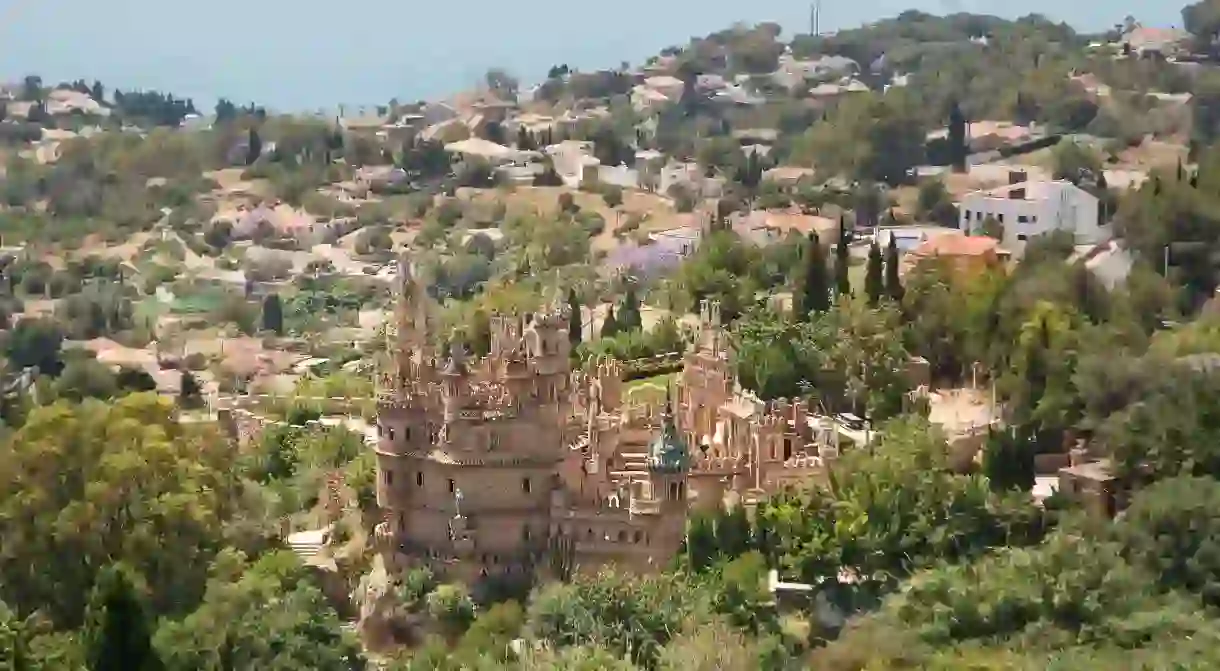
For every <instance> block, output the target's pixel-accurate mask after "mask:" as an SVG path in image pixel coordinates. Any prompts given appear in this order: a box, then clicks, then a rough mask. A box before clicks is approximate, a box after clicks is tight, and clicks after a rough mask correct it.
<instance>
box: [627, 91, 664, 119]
mask: <svg viewBox="0 0 1220 671" xmlns="http://www.w3.org/2000/svg"><path fill="white" fill-rule="evenodd" d="M672 102H673V101H672V100H670V99H669V97H668V96H666V95H665V94H664V93H661V92H660V91H657V90H656V89H650V88H648V87H647V86H636V87H634V88H632V89H631V107H632V109H634V110H635V111H636V112H641V113H646V112H653V111H656V110H660V109H662V108H665V107H667V106H669V105H670V104H671V103H672Z"/></svg>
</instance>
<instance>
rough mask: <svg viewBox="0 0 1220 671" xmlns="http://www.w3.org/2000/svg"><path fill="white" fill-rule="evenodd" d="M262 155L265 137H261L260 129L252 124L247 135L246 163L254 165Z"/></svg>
mask: <svg viewBox="0 0 1220 671" xmlns="http://www.w3.org/2000/svg"><path fill="white" fill-rule="evenodd" d="M262 155H263V139H262V138H261V137H259V134H258V129H257V128H255V127H253V126H251V127H250V131H249V133H248V134H247V136H246V165H254V162H255V161H257V160H258V159H259V157H260V156H262Z"/></svg>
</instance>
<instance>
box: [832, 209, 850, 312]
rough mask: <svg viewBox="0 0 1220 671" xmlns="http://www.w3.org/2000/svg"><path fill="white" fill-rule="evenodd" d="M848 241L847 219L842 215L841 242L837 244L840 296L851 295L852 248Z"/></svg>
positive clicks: (836, 256)
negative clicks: (848, 245) (849, 246)
mask: <svg viewBox="0 0 1220 671" xmlns="http://www.w3.org/2000/svg"><path fill="white" fill-rule="evenodd" d="M848 242H849V239H848V233H847V219H846V218H845V217H843V216H840V217H839V243H838V244H837V245H835V292H836V293H838V295H839V296H850V295H851V277H850V275H849V273H848V271H849V270H850V269H851V250H850V249H848V247H847V243H848Z"/></svg>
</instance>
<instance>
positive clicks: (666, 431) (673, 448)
mask: <svg viewBox="0 0 1220 671" xmlns="http://www.w3.org/2000/svg"><path fill="white" fill-rule="evenodd" d="M689 466H690V452H689V451H688V450H687V449H686V442H685V441H683V440H682V436H680V435H679V434H678V427H677V426H676V425H675V424H674V415H673V412H672V411H671V410H670V404H669V399H668V398H667V399H666V400H665V412H664V413H662V415H661V434H660V435H658V436H657V437H656V438H654V439H653V440H652V442H651V443H650V444H649V445H648V468H649V469H650V470H653V471H660V472H663V473H677V472H681V471H685V470H686V469H687V468H688V467H689Z"/></svg>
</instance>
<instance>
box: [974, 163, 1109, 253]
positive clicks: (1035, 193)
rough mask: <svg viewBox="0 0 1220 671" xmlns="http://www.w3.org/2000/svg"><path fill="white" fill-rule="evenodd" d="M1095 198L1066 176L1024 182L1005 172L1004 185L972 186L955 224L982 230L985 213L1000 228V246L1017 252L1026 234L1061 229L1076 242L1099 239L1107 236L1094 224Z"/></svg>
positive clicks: (1020, 176) (1023, 178) (1016, 173)
mask: <svg viewBox="0 0 1220 671" xmlns="http://www.w3.org/2000/svg"><path fill="white" fill-rule="evenodd" d="M1097 207H1098V204H1097V197H1096V196H1094V195H1093V194H1091V193H1089V192H1087V191H1085V190H1083V189H1081V188H1080V187H1077V186H1076V185H1074V184H1072V183H1071V182H1068V181H1066V180H1054V181H1027V179H1026V175H1025V173H1024V172H1021V171H1013V172H1012V173H1010V174H1009V184H1008V185H1007V186H1002V187H999V188H995V189H990V190H985V191H975V192H974V193H971V194H969V195H967V196H966V197H965V198H963V199H962V202H961V205H960V207H959V209H960V210H961V223H960V226H959V228H960V229H961V230H962V231H965V232H967V233H970V234H979V233H982V232H983V226H984V222H986V221H987V220H988V219H989V218H990V219H994V220H995V223H996V224H998V225H999V227H1000V228H1001V229H1002V237H1001V240H1002V241H1003V246H1004V248H1005V249H1008V250H1010V251H1011V252H1013V253H1014V254H1016V255H1017V256H1020V255H1021V254H1022V253H1024V250H1025V243H1026V241H1027V240H1029V239H1030V238H1033V237H1036V236H1039V235H1043V234H1046V233H1051V232H1054V231H1066V232H1068V233H1071V234H1072V235H1073V236H1075V239H1076V242H1077V244H1089V243H1097V242H1101V241H1102V240H1104V239H1105V238H1107V237H1109V236H1108V235H1107V233H1106V231H1105V230H1103V229H1102V227H1101V226H1100V224H1099V221H1098V217H1097Z"/></svg>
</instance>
